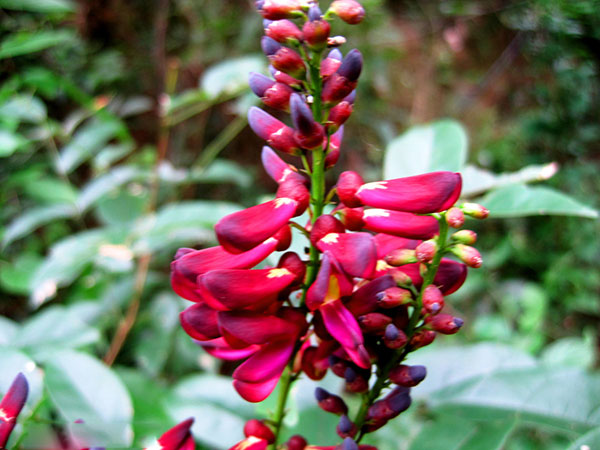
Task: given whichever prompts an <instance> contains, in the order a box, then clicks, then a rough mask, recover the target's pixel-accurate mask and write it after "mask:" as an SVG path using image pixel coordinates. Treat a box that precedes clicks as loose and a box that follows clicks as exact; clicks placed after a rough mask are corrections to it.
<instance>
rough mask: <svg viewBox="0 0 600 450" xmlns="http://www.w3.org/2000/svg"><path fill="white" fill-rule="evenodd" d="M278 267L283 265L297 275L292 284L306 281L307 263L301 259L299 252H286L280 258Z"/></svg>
mask: <svg viewBox="0 0 600 450" xmlns="http://www.w3.org/2000/svg"><path fill="white" fill-rule="evenodd" d="M277 267H282V268H284V269H287V270H289V271H290V272H292V273H293V274H295V275H296V280H295V281H294V282H293V283H292V286H295V285H298V284H300V283H302V282H303V281H304V275H305V274H306V264H304V261H302V260H301V259H300V257H299V256H298V254H297V253H294V252H285V253H284V254H283V255H281V258H279V263H278V264H277Z"/></svg>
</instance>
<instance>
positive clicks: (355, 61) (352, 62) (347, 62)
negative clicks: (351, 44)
mask: <svg viewBox="0 0 600 450" xmlns="http://www.w3.org/2000/svg"><path fill="white" fill-rule="evenodd" d="M362 66H363V57H362V54H361V53H360V51H359V50H358V49H356V48H355V49H352V50H350V51H349V52H348V54H347V55H346V57H345V58H344V59H343V60H342V64H341V65H340V67H339V68H338V70H337V73H338V74H340V75H341V76H343V77H344V78H346V79H347V80H349V81H356V80H358V77H359V76H360V72H361V71H362Z"/></svg>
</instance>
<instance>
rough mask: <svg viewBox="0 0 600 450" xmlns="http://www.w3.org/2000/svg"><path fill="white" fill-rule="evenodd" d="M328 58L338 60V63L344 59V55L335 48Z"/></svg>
mask: <svg viewBox="0 0 600 450" xmlns="http://www.w3.org/2000/svg"><path fill="white" fill-rule="evenodd" d="M327 57H328V58H331V59H336V60H338V61H341V60H342V59H344V55H342V52H341V51H340V50H339V49H337V48H334V49H333V50H331V51H330V52H329V54H328V55H327Z"/></svg>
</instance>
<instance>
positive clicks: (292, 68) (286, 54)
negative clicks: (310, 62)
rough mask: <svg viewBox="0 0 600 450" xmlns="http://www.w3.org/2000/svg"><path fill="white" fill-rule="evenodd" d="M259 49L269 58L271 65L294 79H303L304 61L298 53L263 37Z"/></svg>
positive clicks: (304, 71)
mask: <svg viewBox="0 0 600 450" xmlns="http://www.w3.org/2000/svg"><path fill="white" fill-rule="evenodd" d="M260 43H261V47H262V50H263V52H264V53H265V55H267V57H268V58H269V62H270V63H271V65H272V66H273V67H274V68H275V69H277V70H280V71H282V72H285V73H287V74H288V75H290V76H292V77H294V78H303V77H304V74H305V73H306V67H305V66H304V61H303V60H302V57H301V56H300V54H299V53H298V52H296V51H295V50H292V49H291V48H287V47H284V46H282V45H281V44H280V43H279V42H277V41H276V40H274V39H271V38H270V37H268V36H263V37H262V39H261V41H260Z"/></svg>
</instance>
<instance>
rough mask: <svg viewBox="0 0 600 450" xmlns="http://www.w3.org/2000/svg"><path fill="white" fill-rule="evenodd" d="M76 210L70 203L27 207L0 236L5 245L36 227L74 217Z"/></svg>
mask: <svg viewBox="0 0 600 450" xmlns="http://www.w3.org/2000/svg"><path fill="white" fill-rule="evenodd" d="M76 214H77V210H76V209H75V207H74V206H72V205H48V206H40V207H37V208H30V209H28V210H27V211H26V212H25V213H24V214H23V215H21V216H19V217H17V218H16V219H15V220H14V221H13V222H12V223H11V224H10V225H9V226H8V227H7V228H6V232H5V233H4V236H3V238H2V246H3V247H5V246H7V245H9V244H10V243H12V242H14V241H15V240H17V239H20V238H22V237H23V236H27V235H29V234H30V233H31V232H32V231H34V230H36V229H37V228H39V227H41V226H43V225H46V224H48V223H50V222H53V221H55V220H58V219H67V218H70V217H74V216H75V215H76Z"/></svg>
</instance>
